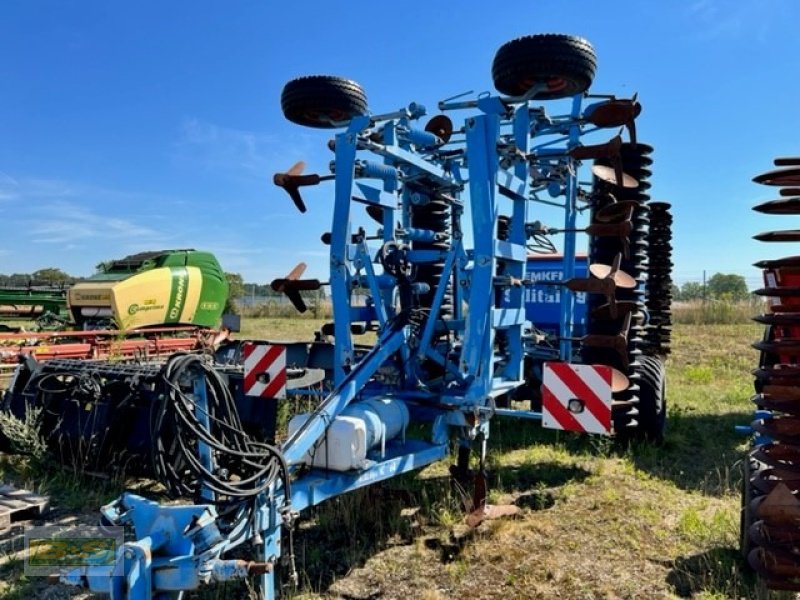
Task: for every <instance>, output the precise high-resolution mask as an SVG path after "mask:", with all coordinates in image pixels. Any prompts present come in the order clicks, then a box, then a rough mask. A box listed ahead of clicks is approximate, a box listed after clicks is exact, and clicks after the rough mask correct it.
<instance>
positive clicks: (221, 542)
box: [10, 34, 671, 600]
mask: <svg viewBox="0 0 800 600" xmlns="http://www.w3.org/2000/svg"><path fill="white" fill-rule="evenodd" d="M595 69H596V58H595V53H594V50H593V48H592V46H591V45H590V44H589V42H587V41H586V40H584V39H582V38H579V37H574V36H569V35H555V34H538V35H530V36H526V37H521V38H518V39H515V40H512V41H510V42H508V43H507V44H505V45H503V46H502V47H500V49H499V50H498V51H497V53H496V56H495V58H494V62H493V65H492V71H491V72H492V78H493V80H494V86H495V88H496V90H497V93H488V92H486V93H482V94H478V95H476V96H473V95H472V93H468V94H465V95H461V96H457V97H454V98H451V99H448V100H444V101H442V102H440V103H439V106H438V108H439V114H436V115H435V116H433V117H432V118H426V109H425V107H424V106H422V105H420V104H418V103H414V102H412V103H410V104H408V105H407V106H405V107H403V108H399V109H397V110H392V111H389V112H385V113H376V112H372V111H371V109H370V108H369V107H368V105H367V98H366V94H365V92H364V90H363V89H362V88H361V87H360V86H359V85H358V84H357V83H356V82H354V81H351V80H348V79H344V78H339V77H331V76H310V77H300V78H298V79H294V80H292V81H290V82H288V83H287V84H286V85H285V87H284V89H283V92H282V95H281V106H282V109H283V113H284V115H285V116H286V118H287V119H289V120H290V121H292V122H294V123H296V124H298V125H303V126H308V127H315V128H321V129H331V130H334V131H335V136H334V137H333V139H332V140H331V141H330V142H329V144H328V146H329V148H330V150H331V151H332V152H333V161H332V162H331V164H330V173H327V174H323V175H320V174H304V173H303V168H304V164H303V163H302V162H300V163H297V164H296V165H294V166H293V167H292V168H291V169H289V170H288V171H287V172H284V173H279V174H276V175H275V176H274V182H275V184H276V185H277V186H279V187H281V188H283V189H284V190H285V191H286V192H288V194H289V196H290V197H291V199H292V200H293V201H294V203H295V204H296V205H297V208H298V209H299V210H300V211H302V212H305V211H306V205H305V202H304V199H303V196H302V191H303V188H304V187H305V186H312V185H318V184H325V185H330V186H331V188H332V194H333V220H332V224H331V229H330V231H329V232H327V233H324V234H323V235H322V242H323V243H324V244H326V245H327V246H328V247H329V251H330V274H329V279H328V280H327V281H324V282H323V281H319V280H317V279H302V278H301V276H302V274H303V266H302V265H301V266H299V267H298V268H297V269H295V270H294V271H292V273H290V274H289V275H288V276H286V277H285V278H282V279H278V280H275V281H273V282H272V287H273V289H275V290H277V291H281V292H284V293H285V294H287V295H288V297H289V298H290V299H291V300H292V302H293V303H294V304H295V306H296V308H297V309H298V310H300V311H303V310H305V308H306V306H305V303H304V295H303V292H304V291H308V290H315V289H318V288H319V287H320V286H323V285H325V286H329V287H330V297H331V299H332V302H333V310H334V320H333V323H330V324H328V325H326V326H325V327H323V329H322V331H321V332H320V333H319V335H318V339H317V341H315V342H314V343H310V344H288V345H281V344H270V343H265V342H257V341H247V342H237V343H233V344H229V345H228V346H225V347H223V348H222V349H220V350H219V351H217V352H216V354H215V355H214V356H212V355H210V354H205V355H203V354H181V355H177V356H175V357H173V358H172V359H171V360H170V361H169V362H168V363H167V364H166V365H165V366H159V367H152V366H150V367H146V366H138V367H137V366H135V365H133V366H120V365H112V364H99V363H92V364H88V363H84V364H83V365H82V366H80V367H69V366H67V365H65V364H63V362H64V361H62V362H61V363H60V364H53V365H52V366H48V364H49V363H45V364H44V365H30V364H29V365H23V366H22V367H21V368H20V372H19V373H18V375H17V379H16V382H15V384H14V386H13V387H12V390H11V392H10V397H11V399H12V400H15V399H16V400H19V398H20V397H22V396H25V395H27V396H28V397H27V398H26V400H27V401H28V402H33V403H36V402H39V403H40V404H41V396H42V395H45V396H49V397H51V399H52V397H63V396H64V395H65V392H64V390H66V389H73V390H76V393H78V392H80V393H83V394H86V393H88V394H91V393H99V394H101V395H102V394H103V393H104V392H103V390H106V389H110V388H111V387H114V388H117V391H116V392H115V394H116V395H119V394H123V395H124V396H125V397H126V398H127V399H128V400H127V401H128V406H129V410H130V411H132V412H131V415H132V416H131V418H130V423H131V424H133V423H136V422H143V423H144V425H143V426H142V428H141V431H140V432H139V433H138V434H136V435H134V434H133V433H132V432H129V433H128V435H129V436H131V439H133V438H135V439H136V440H138V443H139V446H138V452H139V453H140V454H142V455H146V456H149V459H150V460H151V462H152V464H153V471H154V473H155V474H156V475H157V477H158V479H159V480H160V481H161V482H162V483H164V485H165V486H166V488H167V490H168V491H169V492H170V493H171V494H172V495H174V496H179V497H182V498H189V499H191V501H192V502H194V503H193V504H186V503H183V504H169V505H167V504H158V503H156V502H154V501H151V500H147V499H145V498H142V497H140V496H137V495H134V494H131V493H126V494H124V495H123V496H122V497H120V498H119V499H118V500H117V501H115V502H113V503H112V504H110V505H108V506H106V507H104V508H103V509H102V514H103V518H104V521H105V522H106V523H109V524H113V525H120V526H125V527H126V530H127V531H128V533H129V541H127V542H126V543H125V544H124V546H122V547H121V548H120V550H119V552H118V554H117V559H116V562H115V564H113V565H106V566H93V567H85V568H80V569H76V570H74V571H71V572H69V573H65V574H64V575H63V576H62V581H65V582H68V583H73V584H76V585H83V586H86V587H88V588H90V589H91V590H93V591H95V592H105V593H109V594H110V595H111V597H112V598H114V599H120V598H129V599H136V600H144V599H150V598H167V597H175V594H177V596H178V597H180V592H182V591H184V590H192V589H195V588H197V587H198V586H200V585H201V584H204V583H209V582H214V581H222V580H230V579H235V578H245V577H252V578H254V579H255V581H256V587H257V589H258V590H259V594H260V597H262V598H274V597H275V596H276V594H278V593H279V591H280V589H281V586H280V585H278V584H277V582H278V581H279V578H278V577H277V572H278V571H279V570H282V571H283V573H284V574H286V575H287V577H284V578H283V579H284V580H289V579H291V578H292V577H294V578H295V579H296V578H297V574H296V572H295V561H294V553H293V537H292V535H293V528H294V525H295V521H296V519H297V516H298V514H299V513H300V512H301V511H303V510H305V509H307V508H309V507H312V506H314V505H318V504H320V503H322V502H325V501H326V500H329V499H331V498H334V497H337V496H339V495H341V494H344V493H346V492H349V491H351V490H355V489H357V488H361V487H364V486H368V485H372V484H374V483H377V482H380V481H385V480H388V479H390V478H393V477H396V476H398V475H400V474H401V473H406V472H409V471H413V470H416V469H420V468H422V467H424V466H426V465H429V464H431V463H433V462H435V461H440V460H443V459H446V458H447V457H448V456H450V455H451V454H452V459H451V460H452V462H453V466H452V467H451V473H452V476H453V477H454V478H455V479H456V480H458V481H460V482H461V483H462V484H469V485H470V489H474V493H473V494H472V495H473V498H472V500H471V502H470V507H469V522H471V523H476V522H479V521H481V520H482V519H485V518H491V517H493V516H497V515H498V514H499V513H502V512H503V511H502V510H501V509H499V508H498V507H492V506H491V505H488V504H487V502H486V479H485V471H484V459H485V457H486V449H487V444H488V443H489V440H490V421H491V419H492V418H493V417H494V416H495V415H506V416H515V417H520V418H522V419H526V420H528V421H537V420H538V421H541V422H542V424H543V425H544V426H545V427H550V428H556V429H561V430H570V431H580V432H588V433H597V434H607V435H615V436H617V437H618V438H621V439H623V440H625V441H631V440H638V439H643V440H650V441H653V442H656V443H658V442H660V441H661V440H662V439H663V435H664V427H665V415H666V400H665V395H664V392H665V376H664V358H665V356H666V355H667V353H668V352H669V335H670V312H669V294H670V289H671V281H670V267H671V262H670V252H671V250H670V226H671V217H670V214H669V205H667V204H665V203H649V202H648V201H649V198H650V197H649V195H648V191H647V190H648V188H649V187H650V184H649V182H648V178H649V176H650V173H651V172H650V165H651V163H652V159H651V153H652V148H651V147H650V146H647V145H645V144H642V143H640V142H639V141H638V140H637V131H636V126H635V120H636V118H637V116H638V115H639V113H640V111H641V106H640V104H639V102H638V101H637V98H636V97H635V96H634V97H633V98H617V97H615V96H613V95H600V94H594V93H590V92H589V87H590V85H591V84H592V81H593V78H594V75H595ZM592 136H594V138H596V139H594V140H592ZM623 136H624V138H625V139H623ZM609 137H610V139H609ZM587 140H588V141H587ZM590 142H591V143H590ZM328 182H329V183H328ZM313 208H314V209H316V208H317V207H316V206H315V207H313ZM548 215H550V219H551V221H552V222H551V224H546V223H545V221H546V220H547V219H548ZM586 240H588V243H586V244H584V243H583V242H584V241H586ZM359 336H363V337H362V338H361V339H362V340H375V341H374V343H358V342H357V340H358V339H359ZM126 369H128V371H126ZM287 374H288V375H289V377H288V379H287ZM297 374H299V375H302V376H301V377H300V378H299V380H298V379H293V378H292V377H291V375H297ZM311 381H320V385H319V386H318V387H316V388H315V390H316V391H317V393H318V398H320V400H319V402H318V403H316V404H315V406H314V408H313V410H310V411H309V412H307V413H303V414H298V415H295V416H294V417H293V418H292V419H291V420H290V421H289V423H288V431H287V432H278V433H277V434H276V431H275V425H274V423H275V415H274V409H266V408H264V407H269V406H272V407H274V406H275V404H276V403H277V402H278V401H264V398H280V397H282V396H283V394H284V393H289V394H292V393H309V391H310V390H309V389H308V385H307V384H308V383H309V382H311ZM91 382H94V383H91ZM287 389H288V391H287ZM42 390H44V391H42ZM98 390H99V391H98ZM320 390H322V391H321V392H320ZM59 395H60V396H59ZM137 406H138V409H137V408H136V407H137ZM270 410H272V412H270ZM137 411H138V412H137ZM137 414H138V415H139V417H137V416H136V415H137ZM142 415H144V416H142ZM525 422H527V421H525ZM131 426H132V425H131ZM78 429H80V428H78ZM74 435H75V436H79V435H80V431H78V432H77V433H75V434H74ZM122 437H124V436H117V439H121V438H122ZM276 439H277V441H276ZM142 440H145V441H144V442H142ZM245 549H249V551H250V554H249V555H248V556H249V558H247V559H246V560H245V559H242V558H241V556H242V555H243V554H246V553H245V552H244V550H245ZM234 550H235V551H234ZM232 551H234V552H232ZM233 557H237V558H233Z"/></svg>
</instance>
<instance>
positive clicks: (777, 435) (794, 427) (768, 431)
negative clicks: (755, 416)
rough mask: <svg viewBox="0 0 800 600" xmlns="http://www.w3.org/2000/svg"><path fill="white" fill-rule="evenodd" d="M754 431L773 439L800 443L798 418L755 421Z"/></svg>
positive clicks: (799, 422)
mask: <svg viewBox="0 0 800 600" xmlns="http://www.w3.org/2000/svg"><path fill="white" fill-rule="evenodd" d="M752 427H753V429H755V430H756V431H757V432H758V433H762V434H764V435H767V436H769V437H771V438H772V439H775V440H778V441H781V442H788V443H797V442H798V441H800V419H799V418H797V417H788V416H777V417H768V418H766V419H759V420H756V421H753V423H752Z"/></svg>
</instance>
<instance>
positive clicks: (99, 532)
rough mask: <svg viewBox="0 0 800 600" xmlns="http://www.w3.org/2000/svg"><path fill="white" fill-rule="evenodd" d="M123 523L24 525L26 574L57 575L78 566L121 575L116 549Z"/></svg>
mask: <svg viewBox="0 0 800 600" xmlns="http://www.w3.org/2000/svg"><path fill="white" fill-rule="evenodd" d="M123 543H124V528H122V527H88V526H80V527H56V526H43V527H28V528H26V529H25V564H24V572H25V575H31V576H48V575H58V574H61V573H64V572H66V571H69V570H71V569H77V568H81V567H106V568H110V569H112V572H111V573H109V574H112V575H121V574H122V566H123V565H122V563H121V562H117V551H118V550H119V549H120V548H121V547H122V544H123Z"/></svg>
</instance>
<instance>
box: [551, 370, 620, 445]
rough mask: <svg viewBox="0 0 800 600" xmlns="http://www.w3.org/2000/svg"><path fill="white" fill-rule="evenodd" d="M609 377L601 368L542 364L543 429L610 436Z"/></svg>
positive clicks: (606, 371)
mask: <svg viewBox="0 0 800 600" xmlns="http://www.w3.org/2000/svg"><path fill="white" fill-rule="evenodd" d="M611 376H612V369H611V367H607V366H604V365H572V364H569V363H556V362H551V363H544V377H543V378H542V426H543V427H548V428H550V429H564V430H567V431H582V432H586V433H606V434H607V433H611Z"/></svg>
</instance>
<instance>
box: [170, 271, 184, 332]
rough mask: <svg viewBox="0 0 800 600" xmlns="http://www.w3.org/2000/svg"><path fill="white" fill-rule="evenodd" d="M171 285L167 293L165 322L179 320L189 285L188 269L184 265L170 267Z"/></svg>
mask: <svg viewBox="0 0 800 600" xmlns="http://www.w3.org/2000/svg"><path fill="white" fill-rule="evenodd" d="M170 271H171V272H172V287H171V289H170V293H169V304H168V305H167V306H168V307H169V309H168V310H167V323H177V322H178V321H180V318H181V313H183V307H184V305H185V304H186V294H187V292H188V290H187V288H188V287H189V271H188V269H186V267H172V268H170Z"/></svg>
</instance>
